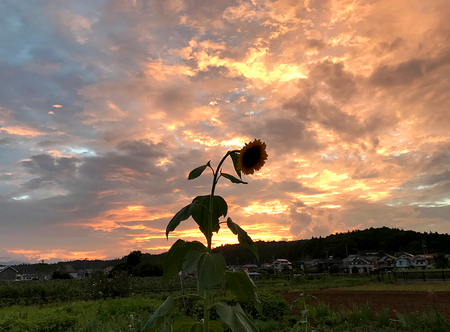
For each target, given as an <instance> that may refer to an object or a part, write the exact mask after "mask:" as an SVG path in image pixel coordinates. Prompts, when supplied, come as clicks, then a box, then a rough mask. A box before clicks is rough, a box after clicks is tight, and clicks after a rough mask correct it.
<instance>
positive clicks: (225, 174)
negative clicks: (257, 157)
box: [220, 173, 248, 184]
mask: <svg viewBox="0 0 450 332" xmlns="http://www.w3.org/2000/svg"><path fill="white" fill-rule="evenodd" d="M220 174H222V176H223V177H224V178H227V179H228V180H230V181H231V182H233V183H243V184H248V182H244V181H242V180H239V179H238V178H235V177H234V176H233V175H230V174H227V173H220Z"/></svg>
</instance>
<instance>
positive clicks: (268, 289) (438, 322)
mask: <svg viewBox="0 0 450 332" xmlns="http://www.w3.org/2000/svg"><path fill="white" fill-rule="evenodd" d="M160 282H161V281H160V280H159V279H155V280H146V279H135V280H134V281H133V287H132V288H133V293H134V295H133V296H131V297H127V298H115V299H111V298H108V299H100V300H89V301H72V302H71V301H70V298H68V299H69V300H65V301H62V297H59V298H60V301H59V302H54V303H48V304H43V303H42V302H41V301H40V300H39V301H38V302H36V304H35V305H29V303H28V302H27V303H23V304H24V305H14V306H7V307H4V308H0V331H33V332H41V331H42V332H44V331H45V332H50V331H54V332H59V331H61V332H62V331H68V332H91V331H92V332H94V331H100V332H103V331H105V332H106V331H108V332H116V331H117V332H119V331H123V332H134V331H140V330H141V328H142V327H143V325H144V324H145V322H146V321H147V319H148V318H149V317H150V315H151V314H152V312H153V311H154V310H156V308H158V306H159V305H160V304H161V303H162V302H163V301H164V300H165V298H166V297H167V296H168V295H169V294H172V295H180V293H181V292H179V291H178V292H174V291H173V290H170V288H171V287H172V284H171V283H170V282H169V284H170V285H169V286H171V287H167V286H168V284H166V285H164V286H165V287H164V288H163V290H161V289H160V290H159V291H152V289H157V288H159V287H158V286H159V285H160ZM256 284H257V286H258V289H257V292H258V295H259V296H260V299H261V301H262V302H263V315H260V314H259V313H257V312H256V311H255V309H254V306H253V304H252V303H247V302H239V300H238V299H237V298H236V297H235V296H234V295H232V294H231V293H230V292H227V291H225V290H222V289H217V290H215V291H214V297H216V298H217V299H218V300H221V301H224V302H227V303H229V304H235V303H240V304H241V306H242V307H243V308H244V310H246V312H247V314H249V315H251V316H253V318H254V319H255V325H256V326H257V327H258V328H259V330H260V331H261V332H266V331H267V332H269V331H278V332H290V331H291V329H292V327H293V326H294V325H295V324H297V323H299V322H300V323H299V325H298V328H299V329H298V331H313V330H314V331H322V332H331V331H334V332H339V331H350V332H351V331H353V332H370V331H418V332H425V331H436V332H438V331H443V332H445V331H449V332H450V325H449V323H448V322H447V321H445V320H444V319H443V318H442V316H440V315H439V313H437V312H431V313H429V314H427V315H418V314H415V313H402V314H397V316H396V317H393V313H392V312H389V311H387V310H383V311H381V312H372V311H371V310H370V309H369V308H368V307H367V306H363V307H356V306H355V307H352V308H351V309H345V308H341V309H339V310H336V311H334V310H332V309H330V308H329V307H328V306H326V305H324V304H319V305H317V307H316V310H315V312H316V316H315V317H311V318H308V324H309V325H308V326H304V325H303V324H302V323H301V321H302V317H301V315H300V314H299V315H294V314H292V313H291V312H290V309H289V306H288V305H287V302H286V301H285V300H284V299H283V298H282V296H281V294H282V293H283V292H308V291H310V290H319V289H326V288H332V289H337V290H343V291H352V290H361V291H364V290H368V291H399V290H400V291H401V290H405V291H430V290H431V291H449V290H450V283H444V282H426V283H424V282H415V283H397V284H394V283H383V282H370V278H369V277H359V276H358V277H348V276H346V277H326V278H322V279H319V280H307V279H304V278H301V277H300V278H296V279H293V280H291V281H287V280H260V281H256ZM33 285H34V286H36V290H39V291H40V295H41V296H43V295H47V296H48V295H49V294H51V292H55V294H56V293H57V292H58V288H60V290H61V289H66V290H67V291H69V293H70V287H69V284H66V283H59V284H56V283H48V284H47V283H44V284H42V283H40V284H39V283H36V284H28V286H27V285H26V284H24V285H14V284H11V285H10V286H8V287H6V286H3V291H4V292H5V293H6V292H7V291H8V292H10V291H11V290H12V291H15V292H16V293H14V292H13V293H8V295H10V296H11V295H16V296H18V298H19V299H20V294H18V293H19V291H21V292H23V293H27V292H28V293H29V294H30V295H32V296H33V297H34V296H36V295H35V294H36V293H38V292H37V291H32V289H31V287H32V286H33ZM46 285H47V286H48V287H49V289H47V290H46V289H45V287H46ZM73 285H74V287H75V289H76V290H75V291H74V290H72V293H71V294H76V292H79V291H80V289H81V287H80V286H81V285H80V284H78V283H76V282H75V283H73ZM175 286H177V284H176V280H174V281H173V287H174V288H175ZM16 287H17V288H16ZM18 287H25V288H24V289H21V288H18ZM141 292H145V294H143V293H141ZM188 292H189V291H188ZM174 293H176V294H174ZM52 295H53V294H52ZM11 297H13V296H11ZM30 299H31V296H30ZM319 300H320V299H319ZM25 304H27V305H25ZM183 307H184V309H183ZM186 308H187V309H188V311H189V313H188V315H189V316H191V317H192V318H198V317H200V316H201V312H199V306H198V305H197V303H196V302H195V301H193V302H192V301H191V302H189V301H188V302H185V303H181V302H180V304H179V308H178V309H177V310H175V312H174V316H173V317H172V319H174V317H175V316H176V315H179V314H180V313H181V312H182V311H183V310H186ZM197 316H198V317H197Z"/></svg>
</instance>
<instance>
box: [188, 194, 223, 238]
mask: <svg viewBox="0 0 450 332" xmlns="http://www.w3.org/2000/svg"><path fill="white" fill-rule="evenodd" d="M210 198H211V196H210V195H206V196H197V197H196V198H194V200H193V201H192V203H191V215H192V218H194V220H195V222H196V223H197V225H198V226H199V228H200V231H201V232H202V233H203V234H205V236H206V237H208V236H210V235H211V234H208V233H211V232H218V231H219V229H220V226H219V217H220V216H224V217H225V216H226V215H227V212H228V205H227V202H225V200H224V199H223V198H222V197H220V196H214V198H213V213H212V217H213V218H212V227H211V230H209V221H210V219H209V218H210V214H209V203H210Z"/></svg>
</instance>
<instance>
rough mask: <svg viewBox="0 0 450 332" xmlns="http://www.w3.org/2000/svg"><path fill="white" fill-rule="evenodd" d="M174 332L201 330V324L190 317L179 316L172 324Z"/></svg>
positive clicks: (199, 331)
mask: <svg viewBox="0 0 450 332" xmlns="http://www.w3.org/2000/svg"><path fill="white" fill-rule="evenodd" d="M173 331H174V332H203V325H202V324H201V323H199V322H196V321H195V320H193V319H192V318H190V317H180V318H178V319H177V320H176V321H175V323H174V324H173Z"/></svg>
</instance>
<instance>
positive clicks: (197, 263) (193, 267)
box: [183, 250, 227, 295]
mask: <svg viewBox="0 0 450 332" xmlns="http://www.w3.org/2000/svg"><path fill="white" fill-rule="evenodd" d="M226 268H227V263H226V262H225V258H223V256H222V255H221V254H210V253H208V252H202V251H197V250H193V251H190V252H189V253H188V254H187V255H186V259H185V261H184V263H183V269H184V270H185V271H187V272H194V271H196V272H197V288H198V292H199V294H200V295H203V294H204V293H205V290H206V289H207V288H212V287H214V286H215V285H218V284H220V283H221V282H222V280H223V278H224V277H225V270H226Z"/></svg>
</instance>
